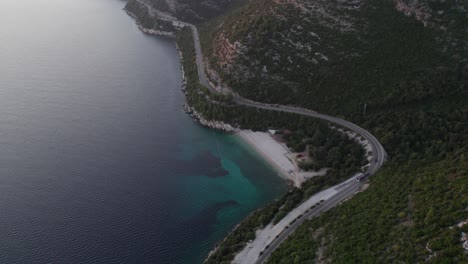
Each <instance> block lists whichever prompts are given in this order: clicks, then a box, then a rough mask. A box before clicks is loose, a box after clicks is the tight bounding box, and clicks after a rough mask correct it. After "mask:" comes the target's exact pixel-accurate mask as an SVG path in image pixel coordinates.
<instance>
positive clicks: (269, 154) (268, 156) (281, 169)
mask: <svg viewBox="0 0 468 264" xmlns="http://www.w3.org/2000/svg"><path fill="white" fill-rule="evenodd" d="M235 135H236V136H237V137H239V138H240V139H241V140H242V141H243V142H244V143H245V144H247V145H248V146H249V147H251V148H252V149H253V150H254V151H255V152H257V153H258V154H259V155H260V156H261V157H262V158H263V159H264V160H265V161H266V162H267V163H268V164H270V166H271V167H272V168H273V169H274V170H275V171H276V172H277V173H278V174H279V176H280V177H281V178H283V179H285V180H287V181H288V182H289V183H291V185H293V186H295V187H299V186H300V184H301V183H302V182H300V181H298V180H297V179H296V178H295V177H294V176H293V175H291V173H292V172H293V170H294V164H293V163H292V162H291V161H290V160H289V159H288V158H287V157H286V156H285V155H286V154H287V153H290V151H289V150H288V149H286V148H285V147H284V146H282V145H281V144H280V143H278V142H276V141H275V140H274V139H273V138H271V137H270V135H269V134H268V133H266V132H253V131H251V130H241V131H239V132H238V133H236V134H235Z"/></svg>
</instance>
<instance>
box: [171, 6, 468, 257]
mask: <svg viewBox="0 0 468 264" xmlns="http://www.w3.org/2000/svg"><path fill="white" fill-rule="evenodd" d="M318 2H319V3H320V4H323V5H326V4H324V3H323V1H318ZM333 4H335V2H333ZM430 5H436V6H437V3H435V2H434V1H432V2H431V3H430ZM442 5H443V4H442ZM265 6H267V7H269V8H264V7H265ZM443 6H444V7H443V8H445V9H444V10H445V13H443V15H440V14H439V15H440V16H442V17H441V18H438V19H440V20H441V21H442V22H443V21H447V23H448V24H447V25H448V26H447V27H444V28H448V29H449V30H445V31H444V30H442V31H441V30H440V29H439V28H436V27H429V26H427V27H424V26H423V25H422V23H421V22H418V21H416V20H415V19H414V17H407V16H404V15H402V14H401V13H399V12H398V11H396V10H395V9H394V6H393V4H392V3H391V1H385V0H378V1H363V5H362V7H361V8H360V9H359V10H350V11H347V12H346V14H344V13H339V12H338V11H339V10H338V11H337V10H332V11H333V12H335V11H336V12H338V13H336V14H335V15H337V16H338V17H341V18H343V16H342V15H345V17H349V18H351V20H349V21H350V23H351V24H352V25H354V26H355V27H356V28H359V29H360V30H357V31H356V30H352V31H346V30H344V31H341V30H338V29H337V28H336V27H335V28H334V27H327V26H326V25H324V24H323V23H320V21H319V20H320V18H319V17H314V16H308V17H305V16H304V15H303V14H301V13H300V12H299V13H298V11H297V9H296V8H293V7H292V6H291V5H285V6H281V10H280V11H278V10H276V9H275V8H277V7H276V6H275V4H274V2H273V1H264V0H257V1H250V2H249V4H248V5H246V6H245V7H243V8H240V9H238V10H234V11H232V12H231V13H230V14H229V16H228V17H222V18H218V20H219V19H221V20H222V22H223V23H222V24H221V23H214V24H210V23H207V24H206V26H205V28H204V29H202V30H201V32H202V43H203V45H204V52H205V53H206V52H207V51H209V50H210V48H207V45H208V44H210V43H211V45H212V46H213V47H214V48H213V50H215V51H216V45H217V43H218V42H220V41H221V40H222V39H219V38H218V36H219V33H220V32H222V33H223V34H224V36H225V37H227V38H229V39H230V41H231V43H233V42H234V41H236V40H237V41H240V42H241V43H243V44H244V48H245V47H246V48H247V49H246V50H244V52H245V53H244V54H246V56H239V57H237V58H236V60H235V63H234V65H230V67H225V66H220V65H217V64H218V63H219V60H220V58H219V56H218V55H219V54H218V53H216V52H213V53H209V54H210V55H211V54H213V56H210V64H211V65H212V66H214V68H215V69H216V70H217V71H218V72H219V73H220V75H221V77H222V79H223V80H224V81H225V83H226V84H228V85H229V86H231V87H232V88H234V89H235V90H236V91H238V92H239V93H241V94H242V95H244V96H247V97H249V98H252V99H255V100H259V101H266V102H275V103H282V104H287V103H290V104H299V105H302V106H305V107H308V108H311V109H314V110H319V111H322V112H327V113H332V114H336V115H339V116H341V117H343V118H345V119H348V120H351V121H353V122H355V123H357V124H359V125H361V126H363V127H365V128H366V129H368V130H369V131H371V132H372V133H373V134H374V135H375V136H376V137H377V138H378V139H379V140H380V141H381V143H382V144H383V145H384V147H385V149H386V150H387V152H388V154H389V157H390V160H389V162H388V163H387V164H386V166H385V167H384V168H383V169H381V171H379V172H378V174H377V175H376V176H375V177H372V178H371V182H370V187H369V188H368V189H367V190H366V191H365V192H363V193H360V194H358V195H356V197H355V198H353V199H351V200H350V201H348V202H346V203H343V204H342V205H341V206H339V207H338V208H337V209H336V210H332V211H330V212H328V213H326V214H325V215H323V216H321V217H319V218H316V219H313V220H311V221H309V222H307V223H306V224H304V225H303V226H301V228H299V229H298V230H297V232H295V233H294V234H293V235H292V236H291V237H290V238H289V239H288V240H287V241H286V242H285V243H283V245H281V247H280V248H279V249H278V250H277V251H275V253H274V254H273V255H272V256H271V258H270V259H269V263H315V262H322V261H328V262H332V263H395V262H400V263H416V262H424V261H427V262H432V263H467V262H468V260H467V254H466V253H465V252H464V250H463V248H462V246H461V242H460V236H461V231H462V230H464V231H465V232H466V229H467V228H468V227H467V226H465V227H463V228H461V229H460V228H458V227H456V224H457V223H459V222H461V221H463V220H467V219H468V211H467V208H468V197H467V193H468V192H467V190H466V186H468V182H467V180H468V161H467V157H466V156H467V155H468V94H467V87H468V85H467V80H468V77H467V76H468V73H467V66H466V58H467V53H466V48H463V45H460V43H462V44H463V39H465V40H466V34H465V35H463V34H460V32H463V26H460V25H461V24H463V21H466V16H463V15H460V9H454V8H453V5H452V4H446V5H443ZM447 6H448V7H447ZM327 7H329V6H327ZM447 8H448V9H447ZM269 10H276V11H278V12H277V13H269V12H268V11H269ZM447 10H449V11H447ZM329 11H330V10H329ZM332 11H330V12H332ZM278 14H280V15H282V16H283V17H286V19H278ZM304 18H307V19H304ZM388 21H392V23H388ZM451 21H453V22H451ZM214 25H221V26H214ZM298 25H299V26H300V27H301V29H299V27H298ZM291 29H293V30H291ZM213 32H217V33H216V34H213ZM308 32H314V33H315V34H317V35H318V36H320V40H318V39H317V37H316V36H314V35H310V36H309V35H305V33H308ZM303 33H304V34H303ZM357 35H358V36H359V37H356V36H357ZM285 39H288V40H291V42H292V43H296V44H297V43H301V44H303V45H306V44H307V43H319V45H318V46H319V48H317V49H316V47H314V49H312V50H309V51H307V50H305V51H303V52H297V50H293V49H291V46H287V45H286V46H285V45H281V43H282V42H285V41H284V40H285ZM460 40H461V41H460ZM178 43H179V46H181V49H182V50H184V49H185V51H184V55H185V54H186V53H188V54H192V55H189V57H187V56H186V59H187V58H188V61H185V62H184V67H185V70H186V73H187V76H188V86H187V87H195V89H193V90H192V89H187V91H186V92H187V98H188V101H189V103H190V105H192V106H195V108H196V109H197V110H198V111H199V112H200V113H202V114H203V116H205V117H206V118H207V119H215V120H225V121H228V122H230V123H234V124H238V125H239V126H240V127H243V128H253V129H255V130H264V129H268V128H288V129H291V130H293V132H294V133H293V134H291V135H290V136H289V137H287V140H288V144H289V145H290V146H291V147H292V148H294V149H296V150H304V149H305V147H306V146H307V145H309V149H308V150H309V152H310V154H311V156H312V158H313V161H314V163H312V164H309V166H310V167H311V168H314V169H317V168H320V167H323V166H326V167H332V168H333V169H332V170H330V171H329V172H328V173H327V176H325V177H318V178H313V179H312V180H309V181H307V182H306V183H305V184H304V186H303V188H302V189H300V190H299V189H294V190H292V191H291V192H289V193H288V194H286V195H285V196H284V197H282V198H281V199H279V200H277V201H275V202H274V203H272V204H270V205H268V206H267V207H266V208H265V209H263V210H259V211H256V212H255V213H253V214H252V215H251V216H250V217H249V218H248V219H246V220H245V221H244V222H242V223H241V224H240V225H239V226H238V227H237V228H236V229H235V230H234V231H233V232H232V233H231V234H230V235H229V236H228V237H227V238H226V240H225V241H223V242H222V243H221V244H220V247H219V250H218V251H216V252H215V253H214V254H213V255H212V256H211V258H210V259H209V260H208V263H228V262H229V260H231V259H232V258H233V256H234V254H235V252H236V251H238V250H240V249H241V248H242V247H243V246H244V245H245V242H246V241H248V240H250V239H252V238H253V237H254V230H255V229H256V228H258V227H260V226H262V225H265V224H266V223H269V222H270V221H272V220H273V221H274V222H277V221H278V220H279V219H281V218H282V217H283V216H284V215H285V214H286V213H287V212H288V211H289V210H290V209H292V208H294V207H295V206H296V205H297V204H298V203H300V202H301V201H303V200H304V199H305V198H306V197H309V196H310V195H311V194H313V193H315V192H317V191H319V190H320V189H322V188H324V187H326V186H330V185H332V184H334V183H337V182H339V181H340V180H342V179H344V178H345V177H349V175H351V174H352V173H353V172H355V171H356V170H357V169H358V168H359V166H360V165H362V164H361V163H360V162H361V160H359V158H355V159H354V160H352V159H349V158H347V154H351V153H352V155H351V157H359V156H362V153H359V151H362V150H358V149H356V150H353V145H352V144H351V145H350V144H348V143H349V142H346V140H343V139H342V138H340V137H339V134H338V133H336V132H333V130H330V129H329V128H328V127H327V124H324V123H322V122H319V121H316V120H312V119H309V118H304V117H300V116H297V115H288V114H284V113H283V114H282V113H276V112H267V111H260V110H255V109H250V108H243V107H238V106H234V105H232V104H230V99H229V98H225V97H223V96H219V95H218V96H215V95H210V94H209V93H208V91H206V89H204V87H201V85H200V84H199V82H198V79H197V75H196V68H195V64H194V63H193V61H194V55H193V51H190V50H191V49H193V47H190V45H191V44H190V43H192V42H191V37H190V36H189V34H188V32H186V33H185V34H180V36H179V40H178ZM296 44H294V45H296ZM184 45H185V47H183V46H184ZM314 45H315V44H314ZM316 52H320V53H322V54H325V55H326V56H327V59H328V60H319V57H316V56H317V55H316ZM276 54H278V55H279V56H280V57H281V58H290V59H291V61H292V62H293V63H292V64H288V63H285V62H284V61H283V62H281V63H278V62H275V61H274V58H275V57H276ZM314 56H315V57H314ZM311 58H314V59H315V60H316V61H317V60H318V61H319V63H318V64H316V63H315V62H314V61H313V60H312V59H311ZM253 62H255V63H253ZM294 65H299V66H300V67H295V68H294V67H293V66H294ZM264 66H266V69H267V72H265V71H264V70H263V69H264ZM191 72H192V73H191ZM364 104H366V105H367V108H366V113H365V114H363V106H364ZM335 133H336V134H335ZM324 138H326V139H327V140H324ZM335 140H336V141H335ZM342 142H344V143H342ZM340 144H341V146H340ZM334 147H337V148H338V149H333V148H334ZM334 161H337V162H334ZM334 163H335V164H334ZM346 163H348V164H346Z"/></svg>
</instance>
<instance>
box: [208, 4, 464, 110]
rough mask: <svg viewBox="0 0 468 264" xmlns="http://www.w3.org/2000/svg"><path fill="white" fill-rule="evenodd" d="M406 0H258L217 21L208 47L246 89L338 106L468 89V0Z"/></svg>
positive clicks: (264, 96) (226, 77)
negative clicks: (421, 0)
mask: <svg viewBox="0 0 468 264" xmlns="http://www.w3.org/2000/svg"><path fill="white" fill-rule="evenodd" d="M406 2H409V3H407V4H405V3H404V1H399V0H398V1H390V0H353V1H328V0H317V1H308V0H255V1H250V3H249V4H248V5H245V6H244V7H243V8H240V9H238V10H237V11H236V12H233V13H232V14H230V15H227V16H226V17H225V18H223V19H222V23H219V21H218V22H217V23H215V24H212V25H211V28H210V30H208V32H210V33H209V34H206V35H205V41H206V43H207V45H205V48H206V49H205V51H206V52H205V53H206V55H209V56H210V66H211V67H212V68H213V69H215V70H216V71H217V72H218V73H219V75H220V77H221V79H222V80H223V84H224V85H226V86H229V87H231V88H232V89H234V90H235V91H237V92H239V93H240V94H241V95H243V96H245V97H248V98H251V99H254V100H257V101H264V102H275V103H289V104H295V105H302V106H306V107H308V108H311V109H315V110H319V111H322V112H327V113H330V114H349V113H351V112H361V111H362V110H363V106H364V104H367V108H368V109H369V110H370V111H372V110H374V109H377V108H383V107H395V106H402V105H408V104H410V105H411V104H414V103H421V102H423V101H429V100H431V99H434V98H440V97H442V96H443V97H447V96H452V95H455V94H458V93H459V92H460V90H462V89H467V88H466V83H467V82H468V80H467V79H468V77H467V76H468V69H467V66H466V65H467V64H466V63H467V60H468V59H467V58H468V56H467V53H468V52H467V50H468V37H467V36H468V32H467V30H468V29H467V25H468V18H467V11H468V2H466V1H443V2H444V3H442V2H437V1H429V2H428V4H427V5H421V6H417V5H415V4H412V3H411V1H406ZM213 32H214V34H213ZM208 50H209V51H212V52H208ZM464 86H465V87H464ZM463 87H464V88H463Z"/></svg>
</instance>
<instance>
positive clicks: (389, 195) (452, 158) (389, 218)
mask: <svg viewBox="0 0 468 264" xmlns="http://www.w3.org/2000/svg"><path fill="white" fill-rule="evenodd" d="M463 95H464V94H461V95H460V96H463ZM440 106H441V105H437V104H435V105H431V106H430V107H427V108H424V107H422V106H420V107H417V109H418V110H417V111H415V109H406V110H404V111H399V112H388V113H379V114H375V115H373V116H370V117H369V119H368V120H367V121H365V124H366V125H367V126H372V127H373V129H372V130H373V131H374V133H375V134H376V135H377V136H378V137H379V138H381V139H382V141H384V142H385V143H386V144H385V145H386V146H387V151H388V152H389V155H390V157H392V160H391V161H390V162H389V163H388V164H387V166H386V167H385V168H384V169H382V171H380V172H379V173H378V174H377V175H376V176H375V177H373V178H371V184H370V187H369V188H368V189H367V190H366V191H365V192H363V193H361V194H359V195H357V196H356V197H355V198H353V199H352V200H351V201H349V202H346V203H345V204H343V205H342V206H340V207H338V208H337V209H336V210H333V211H331V212H329V213H327V214H325V215H323V216H321V217H320V218H318V219H314V220H312V221H310V222H309V223H307V224H306V225H305V226H306V227H304V228H307V230H308V229H311V230H316V229H318V228H319V227H321V228H323V229H324V230H325V232H324V234H323V235H322V236H321V237H319V238H314V237H313V236H312V235H310V234H309V235H308V240H309V243H315V244H319V243H320V244H321V243H324V244H325V245H324V250H325V249H326V250H325V253H326V254H324V256H323V257H324V258H326V259H328V260H330V261H332V262H333V263H376V262H377V263H391V262H404V263H416V262H422V261H424V260H428V261H429V262H431V263H466V262H467V261H468V256H467V254H466V253H464V250H463V248H462V244H461V241H460V238H461V229H460V228H457V227H455V225H456V224H458V223H459V222H461V221H463V220H467V219H468V211H467V208H468V190H467V189H466V188H467V186H468V161H467V159H466V156H467V155H468V101H466V100H458V101H457V100H452V101H451V105H446V104H442V106H443V108H440ZM464 229H466V227H464ZM303 230H304V229H303ZM301 232H303V231H298V232H296V233H295V234H294V235H293V236H292V237H291V238H290V239H288V240H287V241H286V242H285V243H284V245H282V246H281V247H280V248H279V250H278V251H277V252H275V253H274V254H273V255H272V257H271V259H270V262H269V263H286V262H284V261H286V260H288V259H289V253H288V252H290V250H291V248H294V247H297V248H298V250H299V249H301V245H297V242H295V241H297V240H298V239H301V240H303V239H304V238H303V236H304V235H305V234H304V233H301ZM426 246H427V247H428V248H429V249H430V250H432V252H430V251H429V250H428V249H426ZM434 253H436V254H434ZM431 256H432V257H431ZM301 263H308V262H301Z"/></svg>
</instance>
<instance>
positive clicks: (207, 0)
mask: <svg viewBox="0 0 468 264" xmlns="http://www.w3.org/2000/svg"><path fill="white" fill-rule="evenodd" d="M243 1H244V0H141V1H137V0H129V1H128V5H130V6H132V7H135V6H136V5H137V4H139V2H144V3H145V4H148V5H150V6H152V7H154V8H156V9H158V10H159V11H162V12H165V13H169V14H171V15H173V16H175V17H177V18H178V19H180V20H182V21H187V22H202V21H206V20H207V19H210V18H212V17H214V16H217V15H219V14H221V13H222V12H223V11H224V10H226V9H228V8H230V7H231V6H233V5H235V4H238V3H241V2H243Z"/></svg>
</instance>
